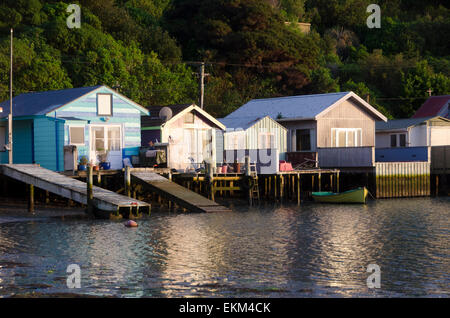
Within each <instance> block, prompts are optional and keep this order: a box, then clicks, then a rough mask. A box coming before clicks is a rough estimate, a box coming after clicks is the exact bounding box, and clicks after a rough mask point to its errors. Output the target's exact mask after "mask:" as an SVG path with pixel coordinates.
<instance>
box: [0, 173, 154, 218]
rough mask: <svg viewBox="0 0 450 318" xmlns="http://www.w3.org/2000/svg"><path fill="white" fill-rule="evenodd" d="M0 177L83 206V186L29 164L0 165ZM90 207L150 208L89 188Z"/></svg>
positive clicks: (125, 198)
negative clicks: (91, 190)
mask: <svg viewBox="0 0 450 318" xmlns="http://www.w3.org/2000/svg"><path fill="white" fill-rule="evenodd" d="M0 173H3V174H4V175H5V176H8V177H10V178H13V179H15V180H18V181H21V182H24V183H26V184H29V185H33V186H35V187H38V188H40V189H43V190H46V191H49V192H52V193H54V194H57V195H59V196H62V197H64V198H67V199H70V200H73V201H76V202H78V203H81V204H87V185H86V183H84V182H82V181H79V180H76V179H73V178H69V177H67V176H64V175H62V174H59V173H57V172H54V171H51V170H48V169H45V168H42V167H40V166H39V165H33V164H12V165H10V164H5V165H0ZM93 197H94V198H93V205H94V207H95V208H97V209H99V210H102V211H109V212H113V213H118V212H119V209H120V208H130V209H131V208H146V209H150V204H149V203H146V202H143V201H139V200H135V199H132V198H129V197H126V196H124V195H120V194H117V193H115V192H112V191H109V190H106V189H103V188H100V187H96V186H93Z"/></svg>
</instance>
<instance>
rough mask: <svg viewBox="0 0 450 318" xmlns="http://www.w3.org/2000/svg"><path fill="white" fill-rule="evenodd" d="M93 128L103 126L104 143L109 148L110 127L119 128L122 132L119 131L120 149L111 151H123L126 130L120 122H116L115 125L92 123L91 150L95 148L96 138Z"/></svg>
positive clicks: (90, 134) (90, 131)
mask: <svg viewBox="0 0 450 318" xmlns="http://www.w3.org/2000/svg"><path fill="white" fill-rule="evenodd" d="M92 128H103V134H104V135H103V136H104V137H103V144H104V148H103V149H106V148H107V145H108V128H119V130H120V132H119V137H120V149H119V150H109V151H122V150H123V148H124V144H125V140H124V132H123V128H122V126H121V125H120V124H119V125H117V124H114V125H96V124H94V125H90V128H89V140H90V146H89V147H90V150H95V140H94V136H93V134H92Z"/></svg>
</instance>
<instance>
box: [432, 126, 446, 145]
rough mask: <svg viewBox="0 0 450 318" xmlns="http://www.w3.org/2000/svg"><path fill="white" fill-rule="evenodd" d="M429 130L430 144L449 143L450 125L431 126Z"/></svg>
mask: <svg viewBox="0 0 450 318" xmlns="http://www.w3.org/2000/svg"><path fill="white" fill-rule="evenodd" d="M429 131H430V139H431V146H447V145H450V126H432V127H430V128H429Z"/></svg>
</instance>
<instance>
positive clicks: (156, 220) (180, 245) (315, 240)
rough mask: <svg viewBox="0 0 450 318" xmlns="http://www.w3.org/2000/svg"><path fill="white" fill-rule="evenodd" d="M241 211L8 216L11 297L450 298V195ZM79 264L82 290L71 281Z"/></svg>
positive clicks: (2, 270) (4, 274)
mask: <svg viewBox="0 0 450 318" xmlns="http://www.w3.org/2000/svg"><path fill="white" fill-rule="evenodd" d="M234 211H235V212H232V213H217V214H174V213H171V214H170V213H161V212H160V213H154V214H153V215H152V216H150V217H146V218H144V219H142V220H139V221H138V222H139V227H138V228H126V227H124V225H123V223H124V222H123V221H122V222H120V221H109V220H108V221H105V220H73V219H72V220H61V219H52V218H38V219H30V218H28V219H26V218H12V217H11V216H10V215H9V216H8V215H6V214H3V215H1V216H0V297H1V296H11V295H15V294H16V295H25V294H28V293H31V292H35V293H38V294H44V295H47V294H58V293H77V294H83V295H86V294H90V295H102V296H106V295H111V296H118V297H139V296H148V297H152V296H157V297H161V296H162V297H165V296H168V297H175V296H182V297H184V296H210V297H234V296H235V297H248V296H250V297H260V296H261V297H271V296H274V297H304V296H319V297H321V296H327V297H336V296H337V297H342V296H344V297H347V296H358V297H367V296H370V297H372V296H440V297H448V296H450V289H449V285H450V258H449V256H450V255H449V234H450V221H449V220H450V198H438V199H434V198H431V199H430V198H425V199H402V200H379V201H376V202H370V203H369V204H368V205H366V206H361V205H326V204H325V205H319V204H311V203H310V204H304V205H302V206H301V207H297V206H295V205H285V206H279V205H278V206H267V205H266V206H264V207H259V208H253V209H252V208H247V207H236V208H234ZM69 264H78V265H80V267H81V289H68V288H67V287H66V279H67V275H68V274H67V273H66V269H67V266H68V265H69ZM369 264H378V265H379V266H380V268H381V288H380V289H376V290H374V289H368V288H367V284H366V279H367V277H368V276H369V275H370V273H367V272H366V269H367V266H368V265H369Z"/></svg>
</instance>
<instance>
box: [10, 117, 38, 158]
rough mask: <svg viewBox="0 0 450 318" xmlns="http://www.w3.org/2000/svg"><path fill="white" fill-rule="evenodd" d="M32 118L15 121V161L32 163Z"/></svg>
mask: <svg viewBox="0 0 450 318" xmlns="http://www.w3.org/2000/svg"><path fill="white" fill-rule="evenodd" d="M32 127H33V121H32V120H15V121H14V123H13V162H14V163H31V162H32V160H33V152H32Z"/></svg>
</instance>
